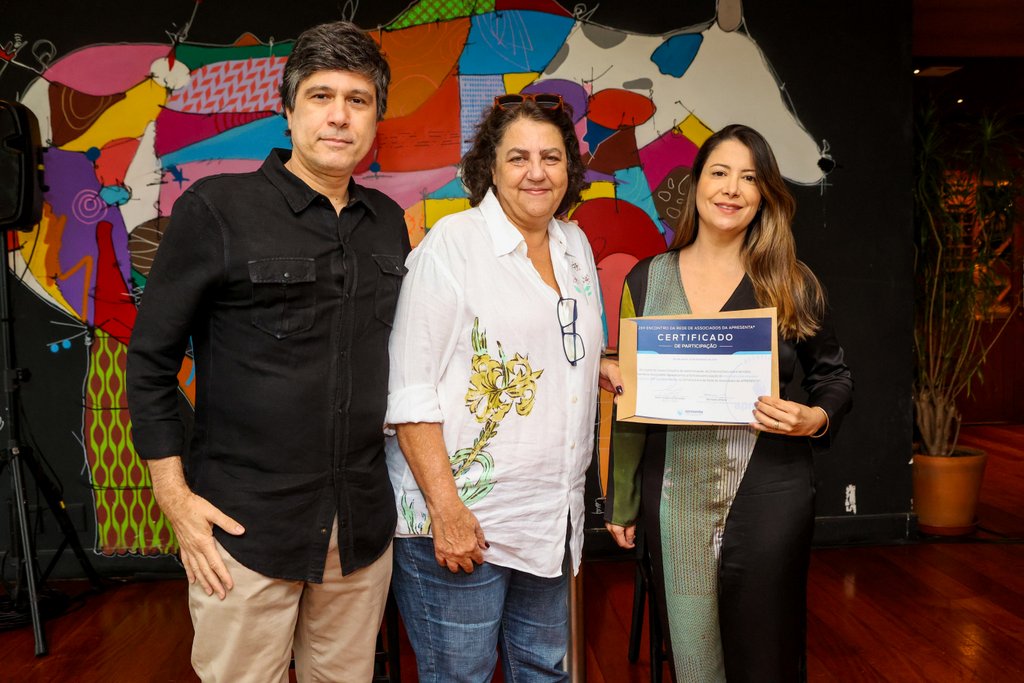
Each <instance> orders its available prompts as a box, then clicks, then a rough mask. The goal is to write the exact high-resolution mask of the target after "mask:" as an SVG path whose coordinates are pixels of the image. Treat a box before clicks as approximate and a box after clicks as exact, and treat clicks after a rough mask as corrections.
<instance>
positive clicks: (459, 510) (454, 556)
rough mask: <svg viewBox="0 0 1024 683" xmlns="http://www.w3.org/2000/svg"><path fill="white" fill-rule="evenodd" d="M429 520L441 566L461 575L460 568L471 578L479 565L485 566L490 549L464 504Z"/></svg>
mask: <svg viewBox="0 0 1024 683" xmlns="http://www.w3.org/2000/svg"><path fill="white" fill-rule="evenodd" d="M430 520H431V522H430V527H431V533H432V534H433V535H434V558H435V559H437V564H438V565H440V566H442V567H447V568H448V571H450V572H452V573H458V571H459V569H460V568H461V569H462V570H463V571H464V572H466V573H467V574H471V573H472V572H473V570H474V569H475V568H476V565H478V564H483V563H484V550H486V549H487V548H488V543H487V541H486V539H485V538H484V530H483V529H481V528H480V522H478V521H477V519H476V515H474V514H473V513H472V512H470V511H469V508H467V507H466V506H465V505H464V504H463V503H462V501H459V500H457V501H456V503H455V504H453V505H452V506H451V509H450V510H447V511H445V512H444V513H440V514H439V513H438V512H437V511H432V512H431V515H430Z"/></svg>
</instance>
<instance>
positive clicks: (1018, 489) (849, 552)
mask: <svg viewBox="0 0 1024 683" xmlns="http://www.w3.org/2000/svg"><path fill="white" fill-rule="evenodd" d="M963 441H964V443H966V444H967V445H976V446H979V447H983V448H986V449H987V450H988V451H989V455H990V459H989V466H988V470H987V473H986V478H985V485H984V487H983V492H982V503H981V506H980V510H979V519H980V522H981V526H982V527H983V529H982V531H981V532H980V533H979V534H978V535H977V536H976V537H975V538H974V539H971V540H970V541H969V542H965V541H957V542H924V543H915V544H908V545H897V546H871V547H856V548H837V549H822V548H819V549H815V551H814V552H813V555H812V560H811V575H810V582H809V591H808V601H809V615H808V630H809V633H808V667H809V678H810V681H812V683H817V682H820V683H825V682H829V683H831V682H836V683H858V682H860V681H864V682H869V681H895V682H899V683H904V682H906V683H912V682H915V681H927V682H934V681H938V682H946V681H978V682H979V683H1001V682H1003V681H1005V682H1007V683H1010V682H1018V681H1024V543H1022V539H1024V426H1013V427H998V426H995V427H972V428H970V429H967V430H965V434H964V437H963ZM86 587H87V586H86V585H85V584H78V583H75V584H72V585H71V586H64V588H65V590H66V591H67V592H69V593H73V592H80V591H82V590H83V589H84V588H86ZM632 590H633V565H632V563H629V562H595V563H588V564H586V565H585V566H584V599H585V605H586V617H585V622H586V625H585V644H586V645H585V646H586V672H587V676H586V680H587V681H588V682H589V683H630V682H633V681H636V682H641V681H649V680H650V678H649V675H650V672H649V659H648V655H647V644H646V633H645V634H644V635H645V641H644V643H643V645H642V647H641V656H640V660H639V661H638V662H636V663H635V664H630V663H629V662H628V661H627V660H626V643H627V637H628V633H629V627H630V608H631V605H632ZM46 632H47V636H48V640H49V646H50V654H49V655H48V656H46V657H42V658H36V657H34V656H33V643H32V631H31V629H30V628H20V629H16V630H11V631H2V632H0V681H3V682H6V681H12V682H13V681H18V682H19V683H20V682H22V681H80V682H83V683H91V682H93V681H97V682H98V681H104V682H107V681H112V682H115V683H118V682H121V681H126V682H129V681H130V682H132V683H136V682H139V683H144V682H147V681H195V680H197V679H196V677H195V675H194V674H193V673H192V670H191V668H190V665H189V649H190V646H191V626H190V622H189V618H188V610H187V607H186V601H185V587H184V582H183V581H178V580H170V581H152V582H134V583H126V584H123V585H118V586H115V587H113V588H111V589H108V590H107V591H105V592H103V593H102V594H99V595H85V596H83V597H82V598H81V599H80V600H78V601H77V602H76V603H75V604H74V606H73V608H72V609H71V610H70V611H68V612H67V613H66V614H64V615H63V616H60V617H58V618H55V619H53V620H51V621H49V622H48V623H47V624H46ZM402 660H403V666H402V680H403V681H404V682H406V683H408V682H410V681H415V680H416V676H415V671H414V670H413V661H412V655H411V653H410V652H409V650H408V644H407V643H405V642H404V641H403V650H402ZM664 680H665V681H669V680H670V679H669V678H668V676H667V674H666V677H665V679H664Z"/></svg>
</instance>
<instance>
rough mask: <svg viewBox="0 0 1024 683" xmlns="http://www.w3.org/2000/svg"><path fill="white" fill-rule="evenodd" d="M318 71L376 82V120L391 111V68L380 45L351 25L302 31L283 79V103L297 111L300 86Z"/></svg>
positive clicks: (329, 26)
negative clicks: (296, 97)
mask: <svg viewBox="0 0 1024 683" xmlns="http://www.w3.org/2000/svg"><path fill="white" fill-rule="evenodd" d="M317 71H351V72H353V73H357V74H359V75H361V76H364V77H366V78H367V79H369V80H370V81H372V82H373V85H374V88H375V89H376V90H377V93H376V97H377V120H378V121H379V120H381V119H383V118H384V112H385V111H387V108H388V84H389V83H390V82H391V67H390V66H388V63H387V60H385V59H384V55H383V54H381V51H380V48H378V47H377V43H375V42H374V41H373V38H371V37H370V36H369V35H368V34H367V33H366V32H365V31H363V30H362V29H361V28H359V27H358V26H356V25H355V24H353V23H352V22H350V21H333V22H330V23H327V24H320V25H318V26H314V27H312V28H309V29H306V30H305V31H303V32H302V33H301V34H300V35H299V37H298V39H297V40H296V41H295V46H294V47H293V48H292V53H291V54H290V55H289V56H288V61H287V62H286V63H285V65H284V75H283V76H282V77H281V88H280V93H281V103H282V104H283V105H284V108H285V109H287V110H289V111H292V110H294V109H295V96H296V95H297V94H298V91H299V84H300V83H302V81H303V80H305V79H306V78H309V77H310V76H311V75H313V74H314V73H316V72H317Z"/></svg>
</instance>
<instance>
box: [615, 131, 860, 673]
mask: <svg viewBox="0 0 1024 683" xmlns="http://www.w3.org/2000/svg"><path fill="white" fill-rule="evenodd" d="M794 212H795V202H794V200H793V197H792V195H790V193H789V191H788V190H787V188H786V185H785V181H783V179H782V175H781V174H780V172H779V168H778V164H777V163H776V161H775V157H774V155H773V154H772V151H771V148H770V147H769V146H768V143H767V142H766V141H765V139H764V138H763V137H762V136H761V135H760V134H759V133H757V132H756V131H754V130H753V129H751V128H748V127H746V126H740V125H732V126H728V127H726V128H724V129H722V130H721V131H719V132H718V133H716V134H714V135H712V136H711V137H710V138H708V140H707V141H706V142H705V143H704V145H703V146H702V147H701V149H700V151H699V152H698V154H697V157H696V159H695V160H694V164H693V172H692V175H691V185H690V189H689V193H688V196H687V200H686V202H685V203H684V207H683V215H682V217H681V218H680V223H679V227H678V231H677V232H676V235H675V239H674V240H673V242H672V244H671V245H670V247H669V250H668V251H667V252H666V253H664V254H659V255H658V256H654V257H652V258H649V259H646V260H644V261H641V262H640V263H638V264H637V265H636V267H634V268H633V270H632V271H631V272H630V273H629V275H628V276H627V277H626V282H625V286H624V289H623V294H622V304H621V310H620V317H622V318H633V317H637V316H644V315H677V314H686V313H695V314H707V313H712V312H717V311H730V310H742V309H749V308H762V307H775V308H776V309H777V316H778V322H779V344H778V350H779V379H780V395H781V398H777V399H776V398H772V397H770V396H761V397H759V398H758V399H757V401H756V403H754V404H752V405H751V409H752V421H751V423H750V425H749V426H747V425H722V426H678V427H675V426H673V427H656V426H649V425H642V424H635V423H622V422H615V423H613V432H612V449H611V463H610V467H609V472H610V475H609V487H608V505H607V513H606V520H607V527H608V529H609V531H611V533H612V534H613V536H614V537H615V539H616V541H617V542H618V543H619V545H621V546H623V547H627V548H629V547H634V545H635V535H636V531H637V526H638V525H639V526H640V527H641V528H642V529H643V532H644V535H645V536H644V537H645V539H646V546H647V548H648V550H649V552H650V555H651V559H652V565H653V567H654V572H655V576H656V578H657V579H658V581H657V582H658V584H659V588H660V589H661V591H663V599H662V600H661V601H660V604H661V606H662V610H663V612H662V615H661V616H662V620H663V623H664V624H665V626H666V628H667V631H666V633H667V634H668V635H669V638H668V641H669V645H670V648H669V649H670V653H671V656H672V659H673V662H674V671H675V678H676V680H677V681H679V682H682V681H694V682H700V683H705V682H707V681H724V680H728V681H729V683H735V682H736V681H799V680H803V679H804V678H805V677H806V671H805V668H806V667H805V654H806V653H805V632H806V584H807V567H808V562H809V559H810V544H811V535H812V531H813V524H814V472H813V459H812V454H813V451H814V449H815V447H819V446H820V447H827V445H828V442H829V441H830V439H831V438H832V436H833V435H834V434H835V432H836V430H837V428H838V427H839V422H840V420H841V418H842V416H843V414H844V413H846V412H847V411H848V410H849V408H850V403H851V397H852V392H853V382H852V380H851V377H850V371H849V368H848V367H847V366H846V364H845V362H844V360H843V350H842V347H840V345H839V342H838V340H837V339H836V337H835V334H834V332H833V329H832V324H831V321H830V318H829V314H828V309H827V306H826V304H825V298H824V294H823V292H822V289H821V285H820V284H819V283H818V280H817V278H816V277H815V276H814V274H813V273H812V272H811V271H810V269H808V268H807V266H806V265H804V264H803V263H801V262H800V261H798V260H797V258H796V250H795V247H794V242H793V234H792V231H791V221H792V218H793V214H794ZM797 363H799V364H800V367H801V369H802V370H803V381H802V386H803V388H804V390H805V392H806V394H807V399H806V400H807V403H806V404H804V403H798V402H795V401H791V400H788V399H787V396H788V393H789V390H790V385H791V383H792V380H793V378H794V376H795V373H796V366H797Z"/></svg>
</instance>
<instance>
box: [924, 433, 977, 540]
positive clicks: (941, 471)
mask: <svg viewBox="0 0 1024 683" xmlns="http://www.w3.org/2000/svg"><path fill="white" fill-rule="evenodd" d="M987 458H988V456H987V455H986V453H985V451H982V450H978V449H975V448H958V449H957V450H956V451H955V453H954V455H953V456H950V457H942V456H935V455H914V464H913V474H914V512H916V513H917V526H918V528H919V529H920V530H921V531H922V532H923V533H926V534H935V535H939V536H962V535H965V534H970V533H973V532H974V530H975V528H976V527H977V518H976V517H975V510H976V509H977V507H978V496H979V494H980V493H981V480H982V477H984V475H985V461H986V460H987Z"/></svg>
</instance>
